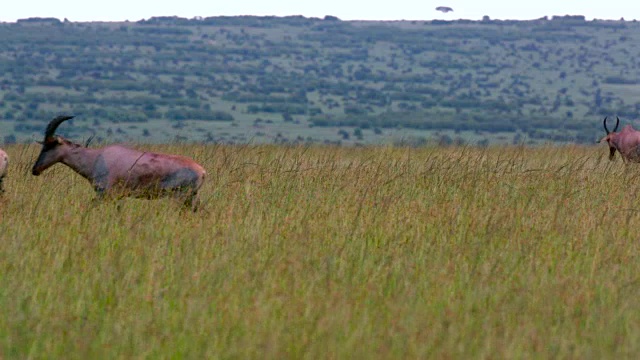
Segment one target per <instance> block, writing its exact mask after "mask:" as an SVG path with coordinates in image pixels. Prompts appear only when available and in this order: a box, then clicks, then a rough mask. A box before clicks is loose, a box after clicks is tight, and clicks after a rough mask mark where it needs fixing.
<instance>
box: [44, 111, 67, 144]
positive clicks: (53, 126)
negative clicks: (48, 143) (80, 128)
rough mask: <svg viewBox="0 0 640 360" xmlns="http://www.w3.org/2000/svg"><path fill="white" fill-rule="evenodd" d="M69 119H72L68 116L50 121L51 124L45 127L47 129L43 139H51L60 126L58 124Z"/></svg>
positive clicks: (57, 117)
mask: <svg viewBox="0 0 640 360" xmlns="http://www.w3.org/2000/svg"><path fill="white" fill-rule="evenodd" d="M69 119H73V116H69V115H60V116H56V117H55V118H54V119H53V120H51V122H49V125H47V129H46V130H45V131H44V138H45V139H47V138H50V137H52V136H53V135H54V134H55V132H56V129H57V128H58V126H60V124H62V122H63V121H65V120H69Z"/></svg>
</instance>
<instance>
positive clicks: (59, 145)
mask: <svg viewBox="0 0 640 360" xmlns="http://www.w3.org/2000/svg"><path fill="white" fill-rule="evenodd" d="M72 118H73V116H66V115H61V116H58V117H56V118H54V119H53V120H51V122H49V124H48V125H47V128H46V130H45V132H44V141H43V142H39V143H40V144H42V150H41V151H40V155H39V156H38V159H37V160H36V162H35V164H34V165H33V169H32V171H31V172H32V174H33V175H35V176H38V175H40V174H41V173H42V172H43V171H44V170H46V169H47V168H49V167H50V166H52V165H54V164H56V163H58V162H60V163H63V164H65V165H67V166H68V167H70V168H71V169H73V170H74V171H75V172H77V173H78V174H80V175H81V176H82V177H84V178H85V179H87V180H89V182H90V183H91V185H92V186H93V188H94V190H95V191H96V194H97V199H103V198H106V197H109V198H120V197H126V196H129V197H136V198H144V199H155V198H159V197H163V196H172V197H175V198H177V199H179V200H181V201H183V203H184V206H185V207H188V208H191V209H192V210H193V211H196V210H197V208H198V199H197V195H198V190H199V189H200V187H201V186H202V183H203V182H204V179H205V176H206V171H205V170H204V168H203V167H202V166H200V164H198V163H196V162H195V161H193V160H191V159H189V158H186V157H183V156H178V155H169V154H160V153H154V152H143V151H138V150H134V149H130V148H127V147H124V146H120V145H110V146H106V147H102V148H99V149H93V148H88V147H86V146H82V145H80V144H76V143H73V142H71V141H69V140H67V139H65V138H63V137H61V136H57V135H55V131H56V129H57V128H58V126H59V125H60V124H61V123H62V122H64V121H66V120H69V119H72Z"/></svg>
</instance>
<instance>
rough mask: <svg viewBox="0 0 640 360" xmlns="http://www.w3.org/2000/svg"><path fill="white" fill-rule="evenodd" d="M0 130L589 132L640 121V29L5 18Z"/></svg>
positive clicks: (172, 134)
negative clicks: (606, 123)
mask: <svg viewBox="0 0 640 360" xmlns="http://www.w3.org/2000/svg"><path fill="white" fill-rule="evenodd" d="M0 39H2V41H1V42H0V118H2V119H3V120H2V121H1V122H0V139H2V138H4V140H5V142H13V141H18V142H21V141H27V140H30V139H32V138H34V137H38V138H39V137H40V134H41V132H42V129H43V127H44V124H45V123H46V121H48V120H49V118H51V117H52V116H53V115H54V114H58V113H62V112H64V113H72V114H76V115H78V118H77V119H76V120H74V122H73V124H72V125H69V124H67V125H65V126H63V127H61V129H60V131H61V132H62V133H65V132H66V133H67V134H68V135H70V136H74V137H76V138H78V139H79V138H81V137H87V136H89V135H90V134H95V135H96V137H97V138H102V139H104V140H108V141H111V140H125V141H149V142H160V141H170V140H183V141H208V142H334V143H347V144H352V143H376V142H389V141H405V140H406V141H410V142H411V143H414V144H423V143H427V142H429V141H438V142H440V143H451V142H460V143H462V142H472V143H475V142H481V143H488V142H520V141H524V140H527V141H560V142H586V143H590V142H593V140H594V139H596V138H597V137H598V136H600V135H601V133H602V132H603V130H602V128H601V125H602V124H601V122H602V118H604V116H616V115H617V116H620V117H621V118H622V120H623V121H624V122H625V123H626V122H631V121H632V120H635V119H638V118H640V45H639V44H640V25H639V24H638V23H636V22H635V21H633V22H626V21H585V20H584V17H581V16H566V17H553V18H551V19H547V18H544V19H539V20H535V21H492V20H490V19H488V18H485V19H484V20H483V21H397V22H383V21H380V22H376V21H369V22H363V21H341V20H340V19H338V18H336V17H332V16H327V17H325V18H324V19H318V18H304V17H296V16H294V17H251V16H246V17H211V18H196V19H185V18H179V17H154V18H151V19H148V20H143V21H139V22H123V23H74V22H69V21H67V20H65V21H60V20H58V19H52V18H32V19H23V20H19V21H18V22H16V23H2V24H0Z"/></svg>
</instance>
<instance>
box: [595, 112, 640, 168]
mask: <svg viewBox="0 0 640 360" xmlns="http://www.w3.org/2000/svg"><path fill="white" fill-rule="evenodd" d="M618 125H620V119H618V117H617V116H616V127H614V128H613V131H609V129H608V128H607V118H606V117H605V118H604V131H606V132H607V135H605V137H603V138H602V139H600V141H598V142H603V141H606V142H607V143H608V144H609V160H613V159H614V157H615V155H616V151H619V152H620V155H621V156H622V161H624V162H626V161H631V162H640V131H637V130H634V129H633V127H632V126H631V125H627V126H625V127H623V128H622V131H620V132H616V130H618Z"/></svg>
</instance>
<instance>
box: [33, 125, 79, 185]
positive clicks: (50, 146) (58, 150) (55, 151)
mask: <svg viewBox="0 0 640 360" xmlns="http://www.w3.org/2000/svg"><path fill="white" fill-rule="evenodd" d="M72 118H73V116H67V115H60V116H58V117H56V118H54V119H53V120H51V122H49V125H47V129H46V130H45V132H44V141H42V142H40V141H38V143H39V144H42V150H40V155H39V156H38V160H36V163H35V164H33V169H31V173H32V174H33V175H35V176H38V175H40V174H41V173H42V172H43V171H45V170H46V169H47V168H49V167H50V166H51V165H53V164H55V163H57V162H59V161H60V160H62V158H63V157H64V154H65V152H66V150H67V149H68V145H71V142H69V141H68V140H66V139H64V138H62V137H60V136H56V135H55V132H56V129H57V128H58V126H60V124H62V122H64V121H66V120H69V119H72ZM65 145H66V146H65Z"/></svg>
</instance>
